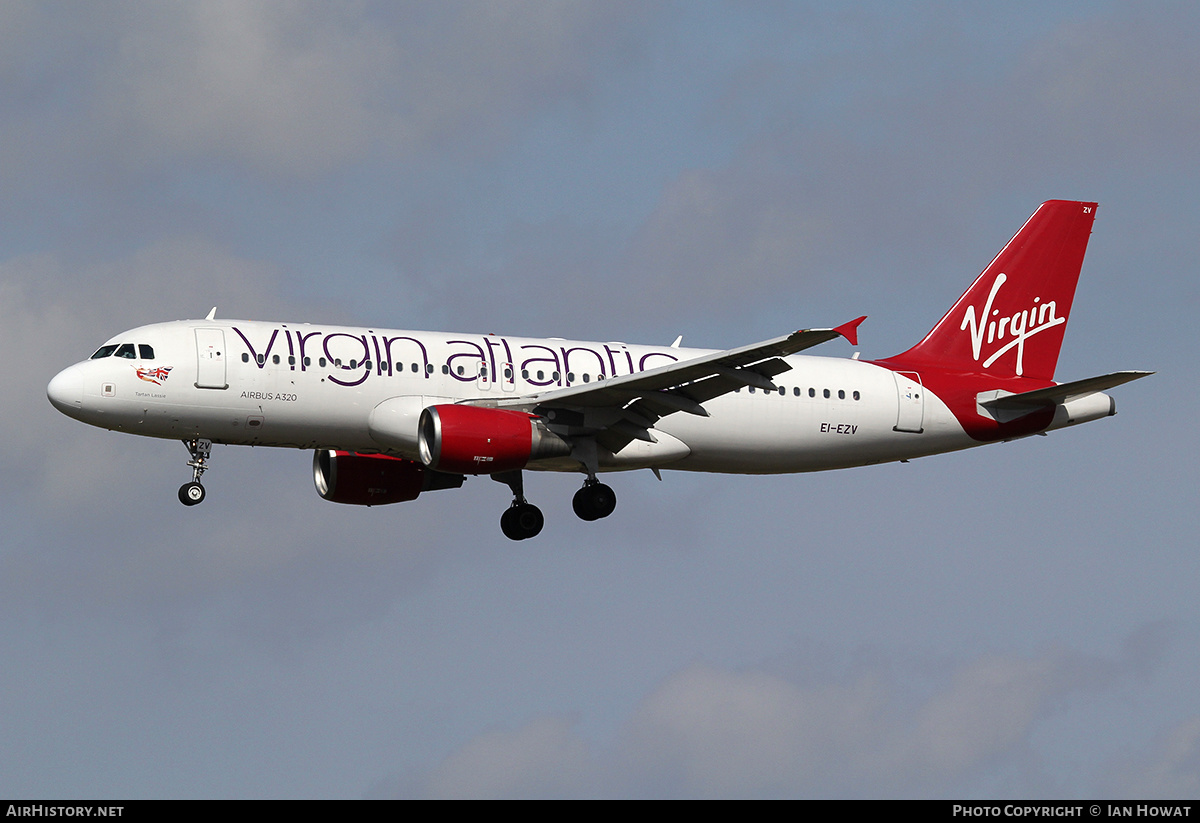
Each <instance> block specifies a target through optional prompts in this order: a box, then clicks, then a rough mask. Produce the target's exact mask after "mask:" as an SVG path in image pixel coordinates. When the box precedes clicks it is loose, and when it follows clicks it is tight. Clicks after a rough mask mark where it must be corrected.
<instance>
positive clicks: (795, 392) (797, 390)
mask: <svg viewBox="0 0 1200 823" xmlns="http://www.w3.org/2000/svg"><path fill="white" fill-rule="evenodd" d="M792 394H794V395H795V396H796V397H799V396H800V387H799V386H795V387H794V388H793V389H792Z"/></svg>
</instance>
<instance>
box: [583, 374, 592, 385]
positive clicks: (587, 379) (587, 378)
mask: <svg viewBox="0 0 1200 823" xmlns="http://www.w3.org/2000/svg"><path fill="white" fill-rule="evenodd" d="M591 379H592V378H591V377H590V376H589V375H588V373H587V372H584V373H583V382H584V383H586V382H588V381H589V380H591Z"/></svg>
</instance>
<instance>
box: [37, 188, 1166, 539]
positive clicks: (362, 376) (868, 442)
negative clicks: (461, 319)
mask: <svg viewBox="0 0 1200 823" xmlns="http://www.w3.org/2000/svg"><path fill="white" fill-rule="evenodd" d="M1095 215H1096V204H1095V203H1080V202H1068V201H1062V200H1052V201H1050V202H1047V203H1043V204H1042V206H1041V207H1040V208H1039V209H1038V210H1037V211H1036V212H1035V213H1034V215H1033V216H1032V217H1030V218H1029V220H1028V221H1027V222H1026V223H1025V225H1024V226H1023V227H1022V228H1021V230H1020V231H1019V232H1017V234H1016V236H1015V237H1013V239H1012V240H1010V241H1009V243H1008V245H1006V246H1005V247H1004V248H1003V249H1002V250H1001V251H1000V253H999V254H998V255H997V256H996V258H995V259H994V260H993V261H992V262H991V264H990V265H989V266H988V267H987V268H986V269H985V270H984V272H983V274H981V275H980V276H979V278H978V279H977V280H976V281H975V282H974V284H973V285H972V286H971V287H970V288H969V289H967V291H966V293H965V294H964V295H963V296H962V297H960V298H959V299H958V302H956V303H955V304H954V305H953V306H952V307H951V308H950V311H948V312H947V313H946V315H945V316H944V317H942V319H941V320H939V321H938V323H937V325H935V326H934V327H933V330H932V331H930V332H929V334H927V335H926V336H925V339H923V340H922V341H921V342H919V343H917V345H915V346H913V347H912V348H911V349H909V350H908V351H906V352H903V353H902V354H898V355H896V356H894V357H888V358H886V359H883V360H875V361H862V360H858V359H857V355H855V358H854V359H848V360H847V359H833V358H827V357H811V356H807V355H799V354H798V352H801V351H803V350H805V349H808V348H811V347H812V346H815V345H817V344H819V343H824V342H826V341H829V340H833V339H835V338H838V337H844V338H846V339H847V340H848V341H849V342H850V343H851V344H852V345H857V329H858V325H859V323H861V322H862V321H863V319H864V318H862V317H860V318H858V319H857V320H852V321H850V322H849V323H845V324H843V325H841V326H836V327H834V328H830V329H807V330H802V331H797V332H794V333H793V334H789V335H786V336H784V337H778V338H776V339H774V340H767V341H765V342H762V343H755V344H753V345H750V346H743V347H741V348H736V349H730V350H728V351H709V350H703V349H685V348H680V346H679V342H680V341H679V340H676V341H675V343H674V344H672V345H671V346H633V345H626V344H624V343H589V342H581V341H575V340H562V339H558V338H549V339H527V338H521V337H508V336H503V335H501V336H497V335H492V334H442V333H434V332H414V331H392V330H388V329H376V328H371V329H367V328H345V327H339V326H323V325H310V324H308V323H266V322H260V321H242V320H220V321H218V320H216V319H215V309H214V311H213V312H210V313H209V315H208V317H207V318H205V319H204V320H199V321H195V320H190V321H177V322H171V323H159V324H155V325H151V326H143V327H141V328H138V329H134V330H132V331H128V332H123V333H122V334H119V335H117V336H116V337H113V338H112V339H111V340H109V341H108V342H107V343H105V344H104V345H103V346H101V347H100V348H99V349H98V350H97V351H96V353H95V354H93V355H92V356H91V357H90V358H89V359H87V360H85V361H83V362H81V363H76V364H75V365H73V366H69V367H67V368H66V369H64V370H63V371H62V372H60V373H59V374H58V375H57V376H55V377H54V379H53V380H51V381H50V385H49V387H48V388H47V394H48V395H49V398H50V402H51V403H53V404H54V406H55V408H57V409H58V410H59V411H61V412H63V413H64V414H66V415H68V416H70V417H73V418H75V419H77V420H81V421H83V422H85V423H90V424H92V425H94V426H100V427H101V428H105V429H112V430H115V431H122V432H129V433H132V434H141V435H146V436H148V437H161V438H168V439H178V440H182V441H183V443H184V445H185V446H186V447H187V449H188V452H189V453H190V455H191V460H190V461H189V463H188V465H189V466H190V467H191V469H192V480H191V482H189V483H186V484H184V485H183V486H182V487H181V488H180V490H179V499H180V500H181V501H182V502H183V503H184V504H185V505H188V506H192V505H195V504H197V503H199V502H201V501H202V500H203V499H204V495H205V491H204V487H203V486H202V485H201V484H200V477H201V475H202V474H203V473H204V472H205V470H206V469H207V468H208V460H209V457H210V453H211V448H212V444H213V443H228V444H240V445H254V446H277V447H281V448H295V449H312V450H314V452H315V454H314V458H313V473H314V476H315V479H316V486H317V491H318V493H320V495H321V497H323V498H325V499H326V500H331V501H334V502H336V503H351V504H358V505H366V506H371V505H380V504H383V503H399V502H401V501H406V500H414V499H416V497H417V496H418V495H419V494H421V492H424V491H432V490H434V489H448V488H458V487H459V486H461V485H462V484H463V480H464V479H465V476H466V475H490V476H491V477H492V478H493V479H494V480H498V481H501V482H503V483H505V484H507V485H508V487H509V488H510V489H511V490H512V494H513V499H512V503H511V504H510V506H509V507H508V509H507V510H506V511H505V512H504V514H503V516H502V517H501V518H500V528H501V529H502V530H503V532H504V534H505V535H506V536H508V537H509V538H511V539H513V540H522V539H525V538H529V537H533V536H534V535H536V534H537V533H538V532H540V531H541V529H542V523H543V518H542V513H541V511H540V510H539V509H538V508H537V507H536V506H534V505H533V504H531V503H529V502H527V501H526V500H525V496H524V493H523V486H522V471H523V470H525V469H530V470H541V471H565V472H579V473H583V474H585V475H586V479H585V480H584V482H583V487H582V488H581V489H580V490H579V491H578V492H576V494H575V497H574V509H575V513H576V514H577V515H578V516H579V517H580V518H582V519H584V520H597V519H599V518H602V517H607V516H608V515H610V514H612V512H613V510H614V508H615V507H616V502H617V500H616V495H615V494H614V492H613V490H612V489H611V488H610V487H609V486H607V485H605V484H604V483H601V482H600V481H599V479H598V475H599V474H600V473H601V472H609V471H621V470H628V469H647V468H648V469H651V470H652V471H653V472H654V473H655V474H656V475H658V474H659V471H660V470H661V469H676V470H680V471H704V472H728V473H735V474H778V473H790V472H809V471H821V470H824V469H840V468H846V467H850V466H865V465H869V464H872V463H884V462H889V461H896V460H908V459H910V458H914V457H921V456H924V455H930V454H937V453H939V452H948V451H955V450H957V449H966V448H970V447H972V446H980V445H983V444H985V443H992V442H995V441H998V440H1011V439H1013V438H1017V437H1024V436H1027V435H1032V434H1040V433H1043V432H1047V431H1053V430H1055V429H1061V428H1064V427H1066V426H1072V425H1075V424H1077V423H1085V422H1088V421H1090V420H1095V419H1097V418H1101V417H1107V416H1109V415H1112V414H1114V413H1115V405H1114V402H1113V400H1112V399H1111V398H1110V397H1109V396H1107V395H1106V394H1103V392H1104V390H1106V389H1110V388H1112V387H1114V386H1118V385H1120V384H1122V383H1126V382H1128V381H1130V380H1135V379H1137V378H1139V377H1144V376H1145V375H1147V374H1150V373H1151V372H1138V371H1125V372H1115V373H1113V374H1106V375H1103V376H1100V377H1091V378H1088V379H1086V380H1078V381H1074V382H1070V383H1062V384H1058V383H1055V382H1054V379H1053V377H1054V368H1055V364H1056V362H1057V360H1058V352H1059V348H1060V346H1061V345H1062V340H1063V332H1064V331H1065V329H1066V325H1067V320H1068V318H1069V317H1070V314H1071V302H1072V299H1073V297H1074V295H1075V284H1076V282H1077V281H1078V278H1079V271H1080V268H1081V266H1082V265H1083V256H1084V251H1085V250H1086V248H1087V242H1088V237H1089V235H1090V234H1091V229H1092V222H1093V220H1094V219H1095ZM659 476H660V479H661V475H659Z"/></svg>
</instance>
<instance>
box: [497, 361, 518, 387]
mask: <svg viewBox="0 0 1200 823" xmlns="http://www.w3.org/2000/svg"><path fill="white" fill-rule="evenodd" d="M516 387H517V379H516V373H515V370H514V369H513V364H512V363H502V364H500V388H502V389H504V390H505V391H513V390H514V389H515V388H516Z"/></svg>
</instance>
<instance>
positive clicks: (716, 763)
mask: <svg viewBox="0 0 1200 823" xmlns="http://www.w3.org/2000/svg"><path fill="white" fill-rule="evenodd" d="M1127 646H1128V644H1127ZM1144 663H1145V661H1135V660H1134V659H1133V658H1132V657H1131V656H1130V650H1129V649H1128V648H1125V649H1123V652H1122V655H1121V656H1119V657H1117V658H1111V659H1110V658H1102V657H1091V656H1087V655H1082V654H1079V653H1077V652H1073V651H1070V650H1067V649H1063V648H1048V649H1045V650H1042V651H1040V652H1038V653H1036V654H1033V655H1019V654H998V653H991V654H984V655H981V656H979V657H977V658H975V659H972V660H968V661H964V662H960V663H956V664H952V665H951V666H950V667H949V671H948V672H947V673H946V674H947V675H948V677H946V676H943V675H941V674H938V675H936V676H934V680H935V681H936V682H937V686H936V687H935V688H934V689H933V691H932V692H931V693H928V694H926V695H925V696H924V697H917V698H914V689H913V687H914V682H913V681H912V680H911V671H912V669H911V667H909V669H910V675H909V676H908V677H900V676H899V675H897V674H896V672H895V671H893V670H892V669H891V668H890V667H888V666H883V665H872V666H870V667H868V668H866V669H863V668H862V667H858V668H859V670H858V671H857V672H856V673H855V674H854V675H853V676H851V677H848V678H836V677H831V676H830V675H829V674H828V673H826V674H825V675H824V676H820V677H814V676H813V674H814V673H812V672H808V673H806V675H805V677H804V680H805V682H804V683H803V684H801V683H799V682H797V681H796V680H795V679H793V678H792V677H789V676H785V675H782V674H778V673H772V672H768V671H765V670H762V669H746V670H732V669H728V668H724V667H721V666H716V665H713V664H710V663H705V662H697V663H693V664H691V665H689V666H687V667H685V668H684V669H682V670H680V671H677V672H676V673H674V674H672V675H670V676H669V677H667V678H666V679H665V680H664V681H663V682H662V683H661V684H660V685H658V686H657V687H656V688H655V689H654V690H653V691H652V692H651V693H650V694H648V695H647V696H646V697H645V698H644V699H643V700H642V701H641V702H640V704H639V705H638V706H637V708H636V709H635V710H634V711H633V712H632V714H631V715H630V717H629V718H628V720H627V721H626V724H625V731H624V732H623V733H622V734H621V736H620V737H619V739H618V740H617V741H616V743H615V745H614V746H613V747H611V748H609V749H608V750H599V751H592V750H590V749H589V748H588V746H587V745H586V744H585V742H584V739H583V738H582V736H581V735H580V734H579V733H578V732H576V731H573V730H572V724H571V723H569V722H568V721H567V720H564V719H562V718H557V717H543V718H539V719H536V720H534V721H531V722H530V723H528V724H527V725H525V726H523V727H521V728H520V729H518V730H516V731H512V732H507V731H490V732H487V733H485V734H483V735H481V736H479V737H477V738H475V739H474V740H472V741H470V742H468V743H467V744H465V745H464V746H463V747H462V748H460V749H459V750H458V751H457V752H456V753H455V754H453V755H452V756H451V757H450V758H448V759H447V760H446V761H445V762H444V763H443V764H442V765H441V766H439V767H438V769H436V770H435V771H434V772H433V773H432V774H431V775H430V776H429V777H428V778H427V780H426V782H425V783H424V787H423V788H421V789H418V790H417V791H418V793H431V794H436V795H452V796H493V797H495V796H510V797H511V796H547V795H554V796H559V795H592V794H602V795H609V796H656V797H681V796H682V797H768V796H827V797H828V796H894V795H897V794H903V795H912V796H926V795H942V794H962V793H964V792H968V791H970V790H971V787H972V786H974V785H976V781H979V780H984V779H987V778H988V777H989V776H992V777H994V776H995V775H996V774H997V773H1004V772H1005V770H1006V769H1009V768H1012V767H1014V765H1015V767H1016V768H1017V770H1018V771H1022V770H1023V771H1024V772H1026V776H1025V779H1026V780H1030V781H1040V780H1041V779H1042V778H1040V777H1039V776H1038V773H1037V769H1036V768H1034V767H1033V766H1032V764H1031V763H1030V762H1028V761H1029V751H1030V749H1031V747H1032V738H1033V735H1034V733H1035V732H1036V731H1037V730H1038V729H1039V728H1040V727H1041V724H1043V723H1044V722H1045V720H1046V719H1047V718H1048V717H1049V716H1051V715H1053V714H1054V713H1056V712H1057V711H1058V710H1060V709H1061V708H1062V707H1063V703H1064V700H1065V699H1066V698H1068V697H1069V696H1072V695H1079V694H1086V693H1089V692H1096V691H1100V690H1104V689H1108V688H1110V687H1111V686H1112V685H1114V683H1116V682H1117V681H1118V680H1119V679H1120V678H1123V677H1126V676H1128V675H1130V674H1133V673H1135V672H1136V671H1137V670H1138V669H1139V668H1141V667H1142V665H1143V664H1144ZM920 668H924V669H925V673H926V675H927V676H928V675H929V674H932V673H933V672H935V671H936V670H939V669H941V668H943V666H942V665H938V666H935V667H934V668H933V669H930V668H929V667H928V664H923V665H922V667H920ZM919 692H920V690H919V689H918V690H917V693H919ZM1194 731H1195V730H1194V729H1190V727H1189V728H1188V729H1183V730H1182V731H1181V732H1179V733H1177V734H1176V735H1175V736H1174V737H1173V738H1172V739H1171V740H1170V741H1169V744H1168V745H1167V746H1165V749H1166V750H1167V754H1169V755H1171V756H1172V757H1173V758H1174V759H1169V758H1168V760H1169V762H1168V764H1167V765H1166V766H1162V765H1154V766H1153V767H1154V768H1159V769H1160V770H1161V769H1162V768H1175V769H1177V768H1178V767H1177V766H1176V765H1174V764H1175V763H1176V762H1177V761H1179V760H1181V759H1182V760H1184V761H1186V762H1190V761H1187V758H1188V757H1190V756H1191V755H1190V754H1189V752H1192V753H1193V754H1194V743H1195V740H1194V739H1193V738H1194V737H1195V734H1194V733H1193V732H1194ZM1160 760H1162V758H1160ZM1158 763H1159V761H1156V764H1158ZM1039 785H1040V784H1039ZM1026 788H1028V786H1027V787H1026ZM1013 791H1015V792H1016V793H1018V794H1019V793H1020V792H1021V791H1022V788H1021V787H1020V786H1016V787H1014V788H1013Z"/></svg>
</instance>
